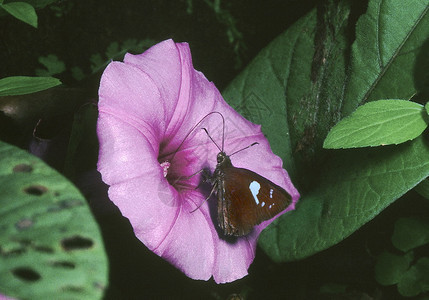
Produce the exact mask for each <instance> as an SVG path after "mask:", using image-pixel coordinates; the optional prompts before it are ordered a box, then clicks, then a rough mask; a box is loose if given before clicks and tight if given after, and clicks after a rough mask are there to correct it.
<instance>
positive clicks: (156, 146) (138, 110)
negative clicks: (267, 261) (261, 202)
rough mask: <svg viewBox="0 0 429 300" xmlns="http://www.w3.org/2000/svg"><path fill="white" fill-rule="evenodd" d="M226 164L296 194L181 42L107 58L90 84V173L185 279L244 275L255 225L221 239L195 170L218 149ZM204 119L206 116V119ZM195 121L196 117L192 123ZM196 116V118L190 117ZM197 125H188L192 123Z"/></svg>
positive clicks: (256, 130)
mask: <svg viewBox="0 0 429 300" xmlns="http://www.w3.org/2000/svg"><path fill="white" fill-rule="evenodd" d="M213 111H217V112H220V113H221V114H222V115H223V117H224V119H225V140H224V148H225V152H226V153H227V154H231V153H233V152H234V151H236V150H238V149H241V148H244V147H246V146H249V145H250V144H252V143H254V142H258V143H259V145H256V146H253V147H251V148H249V149H246V150H243V151H240V152H238V153H237V154H235V155H233V156H232V157H231V160H232V163H233V165H234V166H235V167H242V168H246V169H249V170H252V171H254V172H256V173H258V174H260V175H262V176H264V177H266V178H268V179H269V180H271V181H273V182H274V183H276V184H277V185H279V186H281V187H283V188H284V189H285V190H286V191H287V192H288V193H289V194H290V195H291V196H292V204H291V205H290V206H289V207H288V208H287V209H286V210H285V211H284V212H286V211H288V210H292V209H294V207H295V203H296V201H297V200H298V198H299V194H298V192H297V190H296V189H295V188H294V186H293V185H292V183H291V181H290V179H289V176H288V174H287V172H286V171H285V170H284V169H283V168H282V161H281V159H280V158H279V157H278V156H276V155H274V154H273V153H272V151H271V149H270V146H269V143H268V141H267V139H266V138H265V137H264V135H263V133H262V132H261V128H260V126H259V125H255V124H253V123H251V122H249V121H247V120H246V119H244V118H243V117H242V116H240V115H239V114H238V113H237V112H236V111H234V109H232V108H231V107H230V106H229V105H228V104H227V103H226V102H225V101H224V100H223V98H222V96H221V94H220V93H219V91H218V90H217V89H216V87H215V86H214V84H213V83H211V82H209V81H208V80H207V79H206V78H205V76H204V75H203V74H202V73H201V72H198V71H196V70H195V69H194V68H193V65H192V58H191V53H190V49H189V46H188V44H186V43H174V42H173V41H172V40H167V41H164V42H161V43H159V44H157V45H155V46H153V47H152V48H150V49H148V50H147V51H145V52H144V53H143V54H140V55H131V54H126V55H125V57H124V61H123V62H117V61H114V62H111V63H110V64H109V65H108V66H107V68H106V70H105V71H104V73H103V76H102V78H101V83H100V89H99V117H98V124H97V132H98V137H99V142H100V153H99V161H98V170H99V171H100V173H101V174H102V179H103V181H104V182H105V183H107V184H108V185H109V192H108V194H109V198H110V200H111V201H113V202H114V203H115V204H116V205H117V206H118V208H119V209H120V211H121V213H122V214H123V216H125V217H126V218H128V219H129V221H130V223H131V225H132V226H133V229H134V233H135V235H136V237H137V238H138V239H139V240H140V241H141V242H142V243H143V244H144V245H145V246H146V247H148V248H149V249H150V250H151V251H153V252H154V253H156V254H157V255H159V256H161V257H163V258H164V259H166V260H167V261H169V262H170V263H171V264H172V265H174V266H175V267H177V268H178V269H180V270H181V271H183V272H184V273H185V274H186V275H187V276H189V277H190V278H193V279H200V280H208V279H210V278H211V277H213V279H214V280H215V281H216V282H217V283H225V282H231V281H234V280H236V279H239V278H242V277H243V276H245V275H247V272H248V271H247V270H248V268H249V266H250V264H251V263H252V261H253V259H254V257H255V250H256V242H257V238H258V236H259V234H260V232H261V231H262V230H263V229H264V228H265V227H266V226H268V225H269V223H271V222H272V221H273V219H275V218H273V219H271V220H268V221H265V222H263V223H261V224H260V225H257V226H255V228H254V230H253V231H252V232H251V233H250V234H249V235H247V236H243V237H239V238H235V239H234V240H231V239H226V238H225V237H223V236H222V234H221V233H219V230H218V226H217V221H216V215H215V213H216V202H217V200H216V199H215V197H214V196H213V197H211V198H210V199H209V200H208V201H205V199H206V198H207V197H208V196H209V194H210V190H211V187H207V184H204V181H203V178H202V172H200V173H198V171H199V170H201V169H204V168H205V169H208V170H210V171H211V172H213V171H214V169H215V167H216V156H217V154H218V152H219V149H218V148H217V147H216V146H215V145H214V143H213V142H212V141H211V140H210V139H209V137H208V136H207V134H206V132H205V131H203V130H201V129H202V128H205V129H206V130H207V132H208V133H209V134H210V136H211V137H212V138H213V140H215V141H216V142H217V144H218V145H221V144H222V131H223V125H222V118H221V117H220V116H219V114H216V113H214V114H211V115H209V116H207V115H208V114H209V113H211V112H213ZM205 116H207V117H205ZM200 121H201V122H200ZM198 122H200V123H198ZM197 124H198V126H197V127H196V128H194V127H195V126H196V125H197Z"/></svg>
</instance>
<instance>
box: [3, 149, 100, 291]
mask: <svg viewBox="0 0 429 300" xmlns="http://www.w3.org/2000/svg"><path fill="white" fill-rule="evenodd" d="M0 189H1V191H2V192H1V194H0V216H1V218H0V228H1V231H0V245H1V246H0V293H1V294H6V295H9V296H12V297H16V298H19V299H101V297H102V295H103V291H104V289H105V288H106V285H107V258H106V254H105V251H104V247H103V242H102V237H101V234H100V231H99V229H98V226H97V224H96V223H95V221H94V218H93V217H92V215H91V212H90V210H89V208H88V205H87V204H86V201H85V199H84V198H83V196H82V195H81V194H80V193H79V191H78V190H77V189H76V188H75V187H74V186H73V185H72V184H71V183H70V182H68V181H67V180H66V179H65V178H64V177H62V176H61V175H60V174H58V173H57V172H56V171H54V170H52V169H51V168H49V167H48V166H47V165H45V164H44V163H43V162H42V161H40V160H39V159H38V158H36V157H34V156H32V155H30V154H28V153H26V152H25V151H22V150H20V149H17V148H16V147H13V146H10V145H8V144H5V143H3V142H0Z"/></svg>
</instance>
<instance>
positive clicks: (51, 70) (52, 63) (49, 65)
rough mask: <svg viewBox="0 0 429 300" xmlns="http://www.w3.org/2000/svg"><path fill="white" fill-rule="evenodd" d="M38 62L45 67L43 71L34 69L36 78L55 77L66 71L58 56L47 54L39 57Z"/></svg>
mask: <svg viewBox="0 0 429 300" xmlns="http://www.w3.org/2000/svg"><path fill="white" fill-rule="evenodd" d="M39 62H40V63H41V64H42V65H44V66H45V68H46V70H44V69H36V75H37V76H52V75H57V74H60V73H62V72H64V71H65V70H66V65H65V63H64V62H63V61H61V60H59V59H58V56H56V55H54V54H49V55H47V56H40V57H39Z"/></svg>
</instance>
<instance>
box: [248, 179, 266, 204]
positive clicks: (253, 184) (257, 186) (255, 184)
mask: <svg viewBox="0 0 429 300" xmlns="http://www.w3.org/2000/svg"><path fill="white" fill-rule="evenodd" d="M260 188H261V185H260V184H259V182H257V181H252V182H251V183H250V184H249V189H250V192H251V193H252V196H253V199H255V202H256V205H258V204H259V200H258V193H259V189H260ZM264 204H265V203H264Z"/></svg>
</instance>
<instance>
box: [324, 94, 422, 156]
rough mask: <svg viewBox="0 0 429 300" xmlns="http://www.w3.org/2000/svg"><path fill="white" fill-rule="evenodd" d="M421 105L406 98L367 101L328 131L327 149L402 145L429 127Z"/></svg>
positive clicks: (325, 143)
mask: <svg viewBox="0 0 429 300" xmlns="http://www.w3.org/2000/svg"><path fill="white" fill-rule="evenodd" d="M426 119H427V117H426V114H425V113H424V108H423V106H422V105H420V104H418V103H415V102H411V101H405V100H379V101H373V102H369V103H366V104H364V105H362V106H360V107H358V109H357V110H356V111H355V112H353V113H352V114H351V115H350V116H348V117H346V118H344V119H343V120H341V121H340V122H339V123H337V125H335V126H334V127H333V128H332V129H331V131H330V132H329V134H328V136H327V137H326V140H325V142H324V144H323V147H324V148H331V149H338V148H356V147H367V146H380V145H390V144H400V143H403V142H406V141H409V140H412V139H414V138H416V137H418V136H419V135H420V134H421V133H422V132H423V130H425V128H426V127H427V121H426Z"/></svg>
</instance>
